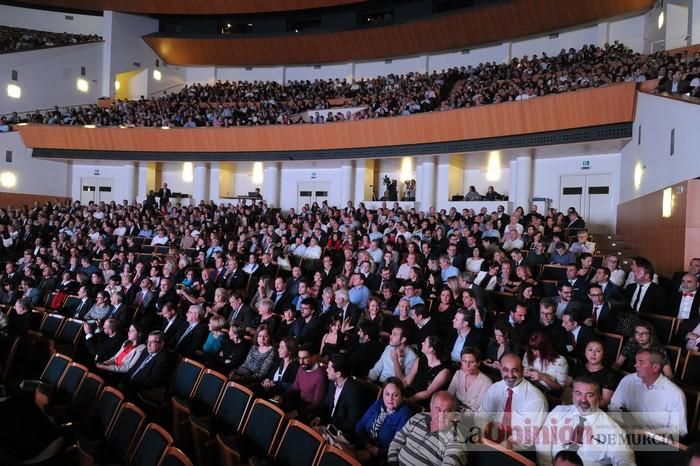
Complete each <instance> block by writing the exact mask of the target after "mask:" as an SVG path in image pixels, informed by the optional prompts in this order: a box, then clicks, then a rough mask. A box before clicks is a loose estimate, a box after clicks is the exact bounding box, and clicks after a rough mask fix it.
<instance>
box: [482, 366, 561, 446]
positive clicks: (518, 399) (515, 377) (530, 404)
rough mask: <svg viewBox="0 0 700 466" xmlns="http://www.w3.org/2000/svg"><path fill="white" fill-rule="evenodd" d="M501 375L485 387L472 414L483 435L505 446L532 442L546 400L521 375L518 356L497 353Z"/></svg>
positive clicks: (545, 406) (523, 444) (545, 413)
mask: <svg viewBox="0 0 700 466" xmlns="http://www.w3.org/2000/svg"><path fill="white" fill-rule="evenodd" d="M500 363H501V377H502V379H503V380H501V381H500V382H496V383H494V384H493V385H491V387H490V388H489V389H488V390H487V391H486V394H485V395H484V397H483V398H482V399H481V406H480V407H479V411H478V412H477V414H476V423H477V425H478V426H480V427H482V428H483V429H485V432H484V433H485V435H486V436H487V437H488V438H490V439H491V440H493V441H496V442H497V443H505V444H506V445H507V446H508V447H514V446H515V447H530V446H532V445H534V442H535V440H536V435H537V431H538V430H539V429H540V427H541V426H542V424H543V423H544V420H545V418H546V417H547V411H548V406H547V400H546V398H545V397H544V395H543V394H542V392H541V391H540V390H539V389H538V388H537V387H535V386H534V385H532V384H531V383H530V382H528V381H527V380H525V379H524V378H523V361H522V359H520V356H518V355H516V354H512V353H507V354H504V355H503V356H501V360H500Z"/></svg>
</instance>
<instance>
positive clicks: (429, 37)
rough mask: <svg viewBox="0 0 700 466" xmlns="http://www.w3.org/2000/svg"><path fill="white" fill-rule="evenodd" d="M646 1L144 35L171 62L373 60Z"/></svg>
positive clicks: (511, 5)
mask: <svg viewBox="0 0 700 466" xmlns="http://www.w3.org/2000/svg"><path fill="white" fill-rule="evenodd" d="M653 4H654V1H653V0H586V1H581V0H511V1H507V2H502V3H498V4H496V5H493V6H484V7H481V8H471V9H467V10H463V11H460V12H455V13H452V14H447V15H441V16H437V17H434V18H429V19H426V20H423V21H414V22H410V23H406V24H397V25H391V26H383V27H375V28H368V29H356V30H351V31H339V32H327V33H315V34H314V33H309V34H291V35H290V34H282V35H274V36H257V37H255V36H254V37H246V36H240V37H220V38H217V37H214V38H186V37H176V36H170V37H164V36H160V35H154V36H148V37H145V38H144V40H145V41H146V43H148V45H150V46H151V48H153V50H154V51H155V52H156V53H157V54H158V55H159V56H160V57H161V58H162V59H163V60H164V61H166V62H167V63H170V64H173V65H183V66H186V65H216V66H232V65H235V66H261V65H283V64H287V65H289V64H310V63H330V62H339V61H351V60H373V59H384V58H387V57H397V56H406V55H416V54H424V53H429V52H439V51H444V50H450V49H460V48H465V47H469V46H474V45H478V44H486V43H491V42H499V41H503V40H510V39H514V38H517V37H524V36H528V35H531V34H542V33H545V32H549V31H556V30H559V29H563V28H567V27H572V26H576V25H580V24H585V23H591V22H595V21H600V20H601V19H605V18H611V17H614V16H618V15H625V14H630V13H638V12H643V11H646V10H648V9H649V8H651V6H652V5H653Z"/></svg>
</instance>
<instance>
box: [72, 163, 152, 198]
mask: <svg viewBox="0 0 700 466" xmlns="http://www.w3.org/2000/svg"><path fill="white" fill-rule="evenodd" d="M130 164H132V162H124V166H119V165H114V164H107V163H104V162H101V161H81V162H80V163H78V162H74V163H73V166H72V167H71V177H72V180H73V182H72V184H71V187H70V196H71V197H72V198H73V199H80V188H81V185H80V180H81V178H109V179H111V180H112V194H113V196H114V197H113V199H114V201H115V202H120V201H121V200H123V199H126V198H130V197H132V196H127V194H126V190H127V179H129V178H130V177H131V178H133V168H132V169H131V170H129V169H127V168H125V165H130ZM95 170H98V171H99V174H97V175H96V174H95V173H96V171H95ZM134 181H135V180H131V182H132V183H133V182H134ZM139 201H143V199H139Z"/></svg>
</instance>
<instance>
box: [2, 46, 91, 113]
mask: <svg viewBox="0 0 700 466" xmlns="http://www.w3.org/2000/svg"><path fill="white" fill-rule="evenodd" d="M103 47H104V44H103V43H101V42H100V43H93V44H81V45H72V46H70V47H57V48H52V49H42V50H33V51H27V52H19V53H9V54H3V55H0V86H2V89H0V91H1V92H0V114H4V113H10V112H13V111H17V112H26V111H30V110H31V111H33V110H37V109H46V108H51V107H53V106H54V105H58V106H66V105H85V104H93V103H95V102H96V101H97V99H98V98H99V97H100V96H101V95H102V94H101V84H102V50H103ZM81 66H84V67H85V68H86V76H85V79H87V81H88V82H89V84H90V88H89V91H88V92H87V93H83V92H80V91H79V90H78V89H77V88H76V82H77V79H78V78H79V77H80V67H81ZM11 70H17V72H18V81H17V84H18V85H19V86H20V87H21V88H22V97H21V98H20V99H13V98H10V97H8V96H7V93H6V92H5V88H6V87H7V85H8V84H10V83H11V81H10V77H11V74H10V73H11Z"/></svg>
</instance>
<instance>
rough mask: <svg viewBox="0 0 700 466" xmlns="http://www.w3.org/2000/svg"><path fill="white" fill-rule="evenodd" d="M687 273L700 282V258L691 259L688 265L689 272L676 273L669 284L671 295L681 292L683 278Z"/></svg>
mask: <svg viewBox="0 0 700 466" xmlns="http://www.w3.org/2000/svg"><path fill="white" fill-rule="evenodd" d="M686 273H690V274H693V275H695V277H696V278H697V279H698V280H700V257H693V258H692V259H690V263H689V264H688V270H687V271H682V272H675V273H674V274H673V277H672V278H671V281H670V282H669V288H668V292H669V294H672V293H675V292H676V291H680V290H681V282H682V281H683V276H684V275H685V274H686Z"/></svg>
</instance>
